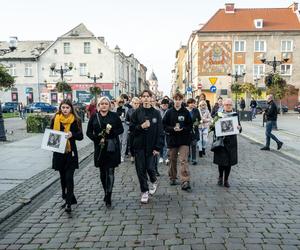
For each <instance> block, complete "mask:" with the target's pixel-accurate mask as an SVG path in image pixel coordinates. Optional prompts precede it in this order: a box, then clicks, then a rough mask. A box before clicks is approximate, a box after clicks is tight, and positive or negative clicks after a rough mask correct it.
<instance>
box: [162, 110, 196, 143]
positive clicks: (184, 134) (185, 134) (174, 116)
mask: <svg viewBox="0 0 300 250" xmlns="http://www.w3.org/2000/svg"><path fill="white" fill-rule="evenodd" d="M176 123H179V125H180V128H182V129H183V130H181V131H180V132H176V131H175V130H174V127H175V126H176ZM163 125H164V130H165V132H166V134H167V144H168V148H177V147H180V146H182V145H186V146H189V145H190V144H191V139H192V126H193V122H192V118H191V115H190V113H189V111H188V110H187V109H186V108H183V107H181V108H180V109H179V110H176V109H175V108H171V109H169V110H168V111H167V113H166V114H165V116H164V119H163Z"/></svg>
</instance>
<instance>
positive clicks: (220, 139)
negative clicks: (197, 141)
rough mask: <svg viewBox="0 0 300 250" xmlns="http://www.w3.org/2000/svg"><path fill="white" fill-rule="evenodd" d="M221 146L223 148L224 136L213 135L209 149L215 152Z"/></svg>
mask: <svg viewBox="0 0 300 250" xmlns="http://www.w3.org/2000/svg"><path fill="white" fill-rule="evenodd" d="M221 148H224V137H222V136H220V137H216V136H215V135H214V137H213V142H212V144H211V149H210V150H211V151H212V152H215V151H217V150H219V149H221Z"/></svg>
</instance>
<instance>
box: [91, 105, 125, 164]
mask: <svg viewBox="0 0 300 250" xmlns="http://www.w3.org/2000/svg"><path fill="white" fill-rule="evenodd" d="M97 115H98V118H99V121H100V124H99V122H98V119H97ZM107 124H110V125H111V126H112V128H111V130H110V133H109V134H108V135H107V136H106V138H105V146H104V148H103V149H102V152H101V154H100V149H101V147H100V145H99V144H100V140H101V139H102V137H100V136H99V134H100V133H101V132H102V131H103V130H105V129H106V125H107ZM123 131H124V129H123V126H122V122H121V119H120V117H119V116H118V114H117V113H115V112H111V111H109V112H108V113H107V115H106V116H101V114H100V113H99V112H97V113H95V114H94V115H93V116H92V117H91V118H90V120H89V123H88V127H87V131H86V135H87V136H88V137H89V138H90V139H91V140H92V141H93V142H94V150H95V151H94V164H95V167H97V168H114V167H117V166H118V165H119V164H120V163H121V152H120V141H119V135H120V134H122V133H123ZM108 139H113V140H114V141H115V146H116V147H115V151H114V152H107V143H108V142H107V140H108Z"/></svg>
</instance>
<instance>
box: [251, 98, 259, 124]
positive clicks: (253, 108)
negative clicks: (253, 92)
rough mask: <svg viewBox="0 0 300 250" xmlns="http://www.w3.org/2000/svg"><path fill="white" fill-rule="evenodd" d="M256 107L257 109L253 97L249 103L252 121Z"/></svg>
mask: <svg viewBox="0 0 300 250" xmlns="http://www.w3.org/2000/svg"><path fill="white" fill-rule="evenodd" d="M256 107H257V102H256V100H255V99H254V97H252V99H251V102H250V108H251V114H252V119H254V118H256Z"/></svg>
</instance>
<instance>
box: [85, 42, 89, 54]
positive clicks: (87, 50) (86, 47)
mask: <svg viewBox="0 0 300 250" xmlns="http://www.w3.org/2000/svg"><path fill="white" fill-rule="evenodd" d="M84 54H91V43H90V42H84Z"/></svg>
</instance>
